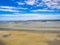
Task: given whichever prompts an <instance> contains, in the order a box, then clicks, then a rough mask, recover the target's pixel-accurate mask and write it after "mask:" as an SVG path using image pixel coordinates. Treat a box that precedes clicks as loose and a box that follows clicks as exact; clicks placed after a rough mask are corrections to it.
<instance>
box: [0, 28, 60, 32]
mask: <svg viewBox="0 0 60 45" xmlns="http://www.w3.org/2000/svg"><path fill="white" fill-rule="evenodd" d="M0 31H26V32H56V33H58V32H59V33H60V30H26V29H14V28H12V29H11V28H0Z"/></svg>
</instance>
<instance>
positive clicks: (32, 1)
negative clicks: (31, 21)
mask: <svg viewBox="0 0 60 45" xmlns="http://www.w3.org/2000/svg"><path fill="white" fill-rule="evenodd" d="M35 1H36V0H27V1H25V3H26V4H28V5H34V4H35Z"/></svg>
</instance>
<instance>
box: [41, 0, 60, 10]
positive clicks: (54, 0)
mask: <svg viewBox="0 0 60 45" xmlns="http://www.w3.org/2000/svg"><path fill="white" fill-rule="evenodd" d="M59 1H60V0H42V2H44V4H46V5H47V6H48V7H49V8H51V9H55V8H56V9H60V5H59V3H58V2H59Z"/></svg>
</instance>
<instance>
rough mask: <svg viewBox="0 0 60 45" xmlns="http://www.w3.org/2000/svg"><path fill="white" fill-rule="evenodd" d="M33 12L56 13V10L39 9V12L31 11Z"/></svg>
mask: <svg viewBox="0 0 60 45" xmlns="http://www.w3.org/2000/svg"><path fill="white" fill-rule="evenodd" d="M31 11H32V12H45V11H47V12H54V10H47V9H38V10H31Z"/></svg>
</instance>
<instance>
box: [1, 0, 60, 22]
mask: <svg viewBox="0 0 60 45" xmlns="http://www.w3.org/2000/svg"><path fill="white" fill-rule="evenodd" d="M41 19H42V20H44V19H58V20H60V0H0V21H2V20H3V21H6V20H41Z"/></svg>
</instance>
